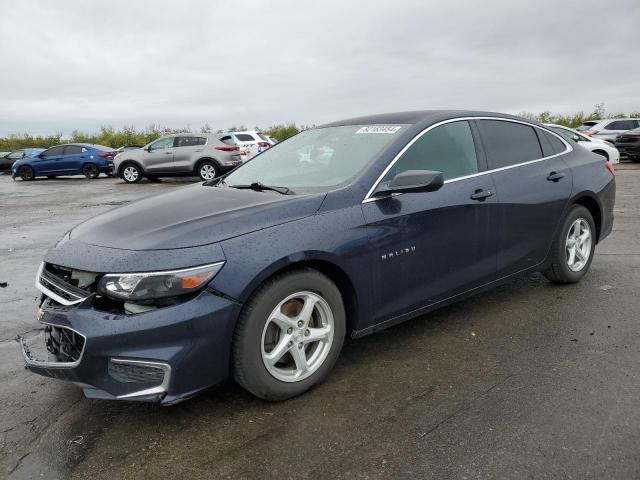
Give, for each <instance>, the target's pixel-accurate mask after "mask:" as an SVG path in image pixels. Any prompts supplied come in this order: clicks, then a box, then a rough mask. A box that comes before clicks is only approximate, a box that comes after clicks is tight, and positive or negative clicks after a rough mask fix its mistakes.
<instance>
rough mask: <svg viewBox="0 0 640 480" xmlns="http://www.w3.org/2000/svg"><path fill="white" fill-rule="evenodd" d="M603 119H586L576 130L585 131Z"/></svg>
mask: <svg viewBox="0 0 640 480" xmlns="http://www.w3.org/2000/svg"><path fill="white" fill-rule="evenodd" d="M601 121H602V120H585V121H584V122H582V125H580V126H579V127H578V128H576V130H577V131H579V132H584V131H585V130H589V129H590V128H591V127H593V126H594V125H596V124H597V123H599V122H601Z"/></svg>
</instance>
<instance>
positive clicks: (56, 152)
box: [42, 147, 64, 157]
mask: <svg viewBox="0 0 640 480" xmlns="http://www.w3.org/2000/svg"><path fill="white" fill-rule="evenodd" d="M63 151H64V147H52V148H50V149H49V150H47V151H45V152H42V153H43V154H44V155H46V156H47V157H53V156H56V155H62V152H63Z"/></svg>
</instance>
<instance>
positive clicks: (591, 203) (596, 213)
mask: <svg viewBox="0 0 640 480" xmlns="http://www.w3.org/2000/svg"><path fill="white" fill-rule="evenodd" d="M572 204H573V205H581V206H583V207H584V208H586V209H587V210H589V213H590V214H591V216H592V217H593V222H594V223H595V224H596V243H598V242H599V241H600V231H601V230H602V205H600V202H599V201H598V199H597V197H596V196H595V195H593V194H589V193H583V194H581V195H579V196H577V197H576V198H574V200H573V202H572Z"/></svg>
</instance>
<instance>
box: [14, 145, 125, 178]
mask: <svg viewBox="0 0 640 480" xmlns="http://www.w3.org/2000/svg"><path fill="white" fill-rule="evenodd" d="M114 156H115V152H114V149H113V148H110V147H105V146H103V145H92V144H88V143H70V144H65V145H56V146H55V147H51V148H48V149H47V150H45V151H43V152H40V153H38V154H37V155H34V156H32V157H28V158H26V157H25V158H23V159H21V160H18V161H17V162H15V163H14V164H13V166H12V167H11V175H12V177H13V178H16V177H20V178H21V179H22V180H25V181H29V180H33V179H34V178H36V177H49V178H55V177H57V176H60V175H84V176H85V177H87V178H97V177H98V175H100V174H101V173H104V174H106V175H111V172H112V170H113V157H114Z"/></svg>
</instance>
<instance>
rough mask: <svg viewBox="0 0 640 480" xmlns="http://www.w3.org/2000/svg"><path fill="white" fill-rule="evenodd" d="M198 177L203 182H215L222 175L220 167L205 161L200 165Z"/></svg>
mask: <svg viewBox="0 0 640 480" xmlns="http://www.w3.org/2000/svg"><path fill="white" fill-rule="evenodd" d="M198 175H199V176H200V178H201V179H202V180H205V181H206V180H213V179H214V178H216V177H217V176H218V175H220V171H219V170H218V166H217V165H216V164H215V163H213V162H212V161H211V160H205V161H204V162H202V163H200V164H199V165H198Z"/></svg>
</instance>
